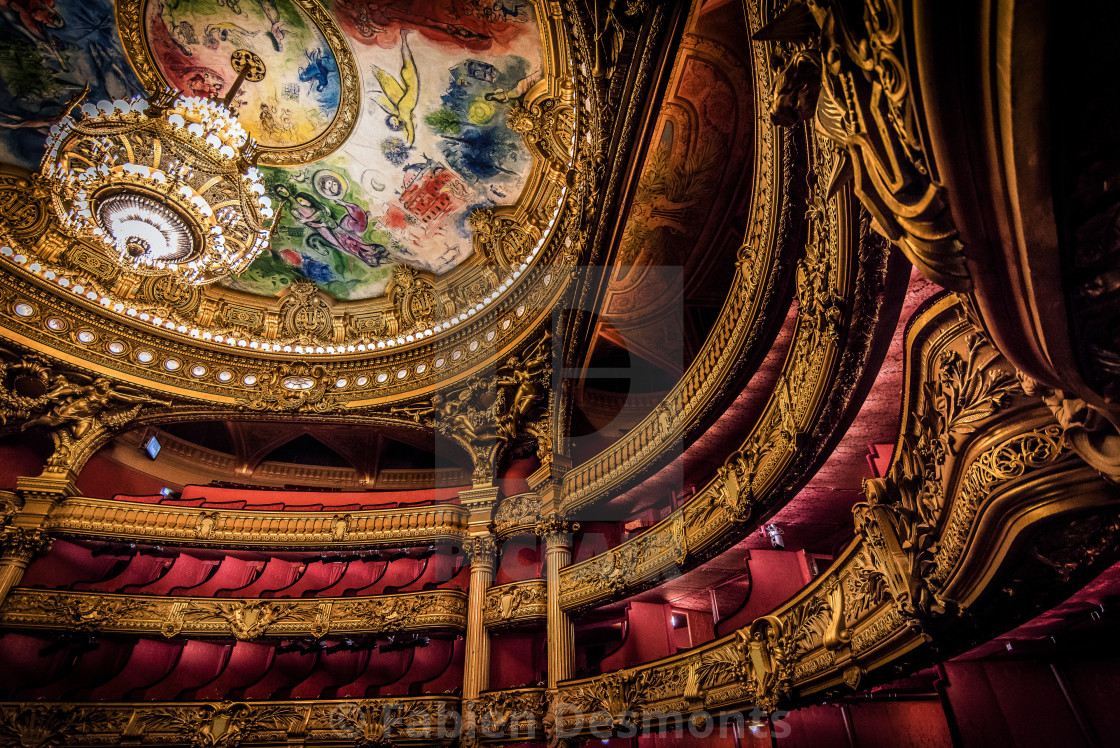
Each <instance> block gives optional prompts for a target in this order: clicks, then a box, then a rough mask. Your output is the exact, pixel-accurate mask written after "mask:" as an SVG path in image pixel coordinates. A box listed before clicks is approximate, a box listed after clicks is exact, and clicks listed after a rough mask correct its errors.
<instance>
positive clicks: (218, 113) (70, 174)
mask: <svg viewBox="0 0 1120 748" xmlns="http://www.w3.org/2000/svg"><path fill="white" fill-rule="evenodd" d="M236 54H237V53H235V57H236ZM241 62H242V65H241V73H242V74H241V76H239V79H238V84H240V83H241V81H242V80H260V78H261V77H263V69H257V68H254V67H253V65H252V61H248V62H246V61H241ZM256 62H257V63H259V60H258V61H256ZM232 90H233V89H232V88H231V92H232ZM75 106H76V103H75ZM72 110H73V107H71V108H69V109H67V110H66V111H65V114H64V115H63V117H62V118H61V119H60V120H59V122H58V124H57V125H55V126H54V127H52V128H51V132H50V136H49V137H48V139H47V152H46V155H45V156H44V157H43V162H42V165H41V168H40V173H41V174H42V176H43V177H44V178H45V180H44V181H45V183H46V185H47V186H48V187H49V188H50V190H51V192H52V203H53V205H54V209H55V212H56V213H57V215H58V218H59V220H60V222H61V225H62V227H63V229H64V231H66V232H67V233H70V234H72V235H73V236H75V237H76V238H80V239H83V240H85V241H86V242H87V243H89V244H92V245H93V246H95V247H98V248H100V249H102V250H103V251H104V252H105V253H107V254H108V255H109V256H110V257H111V258H113V259H114V260H115V261H116V262H117V263H119V264H120V265H122V266H123V267H125V268H126V269H127V270H130V271H132V272H135V273H139V274H141V275H166V276H169V277H171V278H173V279H176V280H178V281H181V282H184V283H187V284H190V285H201V284H206V283H213V282H214V281H217V280H220V279H221V278H224V277H226V276H227V275H230V274H233V273H238V272H241V271H243V270H244V269H245V268H247V267H248V266H249V264H250V263H251V262H252V261H253V260H254V259H255V258H256V257H257V256H258V255H259V254H260V253H261V252H262V251H263V250H265V249H266V248H267V247H268V241H269V233H270V231H271V228H272V222H273V215H274V212H273V209H272V201H271V200H270V199H269V198H268V197H267V196H266V195H265V194H264V193H265V188H264V184H262V182H261V179H260V174H259V173H258V171H257V168H256V166H254V162H255V157H256V143H255V141H254V140H253V139H252V138H250V137H249V135H248V133H247V132H246V131H245V129H244V128H243V127H242V126H241V125H240V123H238V121H237V119H236V117H235V116H234V115H233V114H232V113H231V112H230V111H229V109H227V108H226V106H225V104H224V103H223V102H218V101H213V100H211V99H204V98H200V97H197V96H183V95H181V94H179V93H178V92H176V91H172V90H165V91H164V92H162V93H160V94H158V95H156V96H155V97H152V98H150V99H146V98H143V97H134V98H132V99H129V100H127V101H125V100H122V99H118V100H116V101H101V102H99V103H98V104H96V105H94V104H92V103H86V104H83V105H82V107H81V113H82V115H84V116H82V117H81V119H80V120H79V119H77V118H76V117H75V116H71V112H72Z"/></svg>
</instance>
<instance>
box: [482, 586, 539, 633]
mask: <svg viewBox="0 0 1120 748" xmlns="http://www.w3.org/2000/svg"><path fill="white" fill-rule="evenodd" d="M547 614H548V591H547V589H546V585H545V580H543V579H529V580H526V581H523V582H513V583H511V584H503V585H500V586H497V587H491V588H489V589H488V590H486V599H485V600H484V601H483V603H482V625H483V626H485V627H486V628H504V627H507V626H515V625H518V624H527V623H544V620H545V618H546V616H547Z"/></svg>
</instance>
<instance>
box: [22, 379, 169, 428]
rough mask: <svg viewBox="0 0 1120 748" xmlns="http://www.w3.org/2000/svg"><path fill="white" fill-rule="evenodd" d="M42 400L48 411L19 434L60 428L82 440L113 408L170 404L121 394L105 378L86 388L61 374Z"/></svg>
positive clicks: (143, 396) (28, 423)
mask: <svg viewBox="0 0 1120 748" xmlns="http://www.w3.org/2000/svg"><path fill="white" fill-rule="evenodd" d="M45 400H46V401H47V402H49V403H50V406H49V409H48V410H47V412H46V413H44V414H42V415H40V416H38V417H37V418H32V419H31V420H29V421H26V422H24V424H23V425H22V426H21V427H20V430H21V431H26V430H27V429H29V428H33V427H35V426H41V427H44V428H47V429H52V430H55V429H63V430H65V431H66V432H67V433H68V434H69V435H70V436H71V437H72V438H74V439H81V438H82V437H83V436H85V435H86V434H87V433H89V431H90V429H92V428H93V427H94V426H95V425H97V419H98V417H99V416H100V415H101V413H102V412H104V411H106V410H109V409H111V408H113V407H115V406H121V405H163V406H168V405H170V404H171V403H169V402H167V401H165V400H156V399H155V398H151V397H148V396H146V395H139V394H129V393H126V392H122V391H121V390H119V389H115V388H114V387H113V384H112V382H110V381H109V380H108V379H106V378H104V377H98V378H97V379H94V380H93V382H91V383H90V384H88V385H80V384H75V383H73V382H71V381H69V380H68V379H67V378H66V377H64V376H62V375H58V376H56V377H54V378H53V379H52V380H51V386H50V389H49V390H48V392H47V394H46V395H45Z"/></svg>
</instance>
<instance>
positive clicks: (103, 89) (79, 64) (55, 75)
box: [0, 0, 142, 168]
mask: <svg viewBox="0 0 1120 748" xmlns="http://www.w3.org/2000/svg"><path fill="white" fill-rule="evenodd" d="M0 24H2V25H3V26H4V27H5V29H6V30H5V32H3V33H0V160H2V161H7V162H9V163H15V164H20V165H22V166H26V167H28V168H35V167H36V166H37V165H38V162H39V159H40V157H41V156H42V153H43V139H44V137H45V135H46V131H47V129H48V128H49V127H50V126H51V125H52V124H53V123H54V120H55V119H56V118H57V116H58V113H59V111H60V110H61V109H62V105H63V104H64V103H66V102H67V101H68V100H69V99H70V98H71V97H72V96H74V94H76V93H78V92H79V91H81V90H82V89H83V88H84V87H85V86H86V84H87V83H88V84H89V87H90V94H89V97H90V99H92V100H94V101H97V100H98V99H104V98H109V99H112V98H118V97H128V96H131V95H133V94H135V93H137V92H139V91H141V90H142V88H141V86H140V82H139V81H138V80H137V79H136V76H135V74H134V73H133V72H132V68H131V67H130V66H129V65H128V63H127V62H126V61H125V56H124V50H123V49H122V48H121V44H120V38H119V36H118V34H117V28H116V23H115V16H114V11H113V5H112V3H111V2H109V0H85V1H84V2H78V0H0Z"/></svg>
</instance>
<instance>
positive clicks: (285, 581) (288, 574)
mask: <svg viewBox="0 0 1120 748" xmlns="http://www.w3.org/2000/svg"><path fill="white" fill-rule="evenodd" d="M301 566H302V564H300V563H299V562H298V561H287V560H285V559H281V558H271V559H269V560H268V563H267V564H265V567H264V570H263V571H262V572H261V573H260V575H259V576H258V577H257V578H256V579H254V580H253V581H252V582H250V583H249V584H247V585H245V586H244V587H240V588H237V589H230V590H219V591H218V592H217V593H216V596H217V597H248V598H257V597H271V595H265V594H263V593H265V592H268V591H275V590H282V589H284V588H285V587H288V586H289V585H291V584H292V583H293V582H294V581H295V580H296V579H298V578H299V575H300V574H301V573H302V572H301V571H300V567H301Z"/></svg>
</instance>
